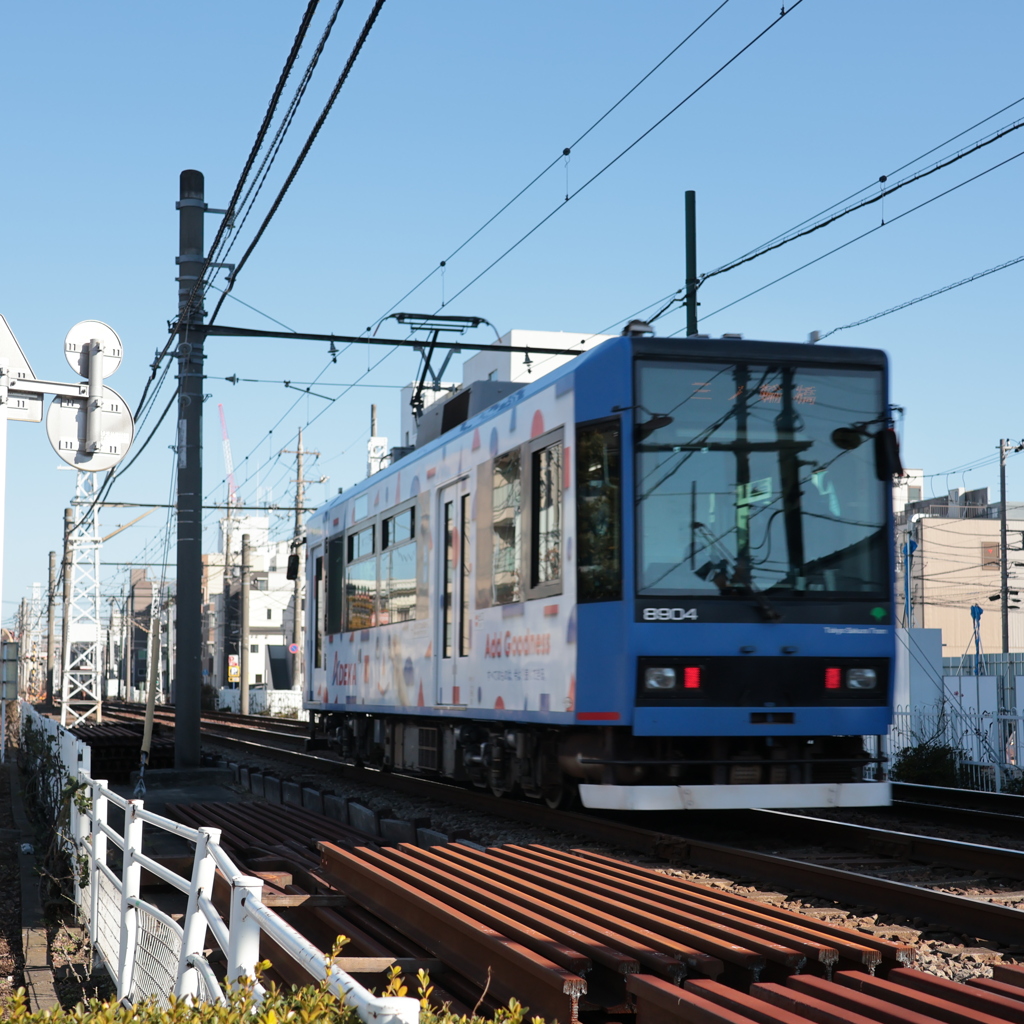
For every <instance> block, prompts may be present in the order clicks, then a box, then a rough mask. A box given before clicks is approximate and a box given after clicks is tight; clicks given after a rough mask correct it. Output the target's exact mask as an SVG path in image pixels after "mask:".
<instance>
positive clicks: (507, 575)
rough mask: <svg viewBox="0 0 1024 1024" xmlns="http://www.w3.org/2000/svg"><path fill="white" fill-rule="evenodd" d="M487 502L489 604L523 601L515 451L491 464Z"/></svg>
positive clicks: (520, 515)
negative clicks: (489, 547) (491, 472)
mask: <svg viewBox="0 0 1024 1024" xmlns="http://www.w3.org/2000/svg"><path fill="white" fill-rule="evenodd" d="M492 486H493V493H492V498H491V531H492V535H491V537H492V545H491V587H492V595H491V601H492V604H513V603H515V602H517V601H521V600H522V599H523V594H522V586H521V580H520V574H519V565H520V555H521V552H522V479H521V475H520V459H519V449H518V448H514V449H513V450H512V451H510V452H506V453H505V454H504V455H499V456H498V457H497V458H496V459H495V460H494V475H493V484H492Z"/></svg>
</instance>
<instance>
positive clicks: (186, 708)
mask: <svg viewBox="0 0 1024 1024" xmlns="http://www.w3.org/2000/svg"><path fill="white" fill-rule="evenodd" d="M204 188H205V186H204V181H203V175H202V174H201V173H200V172H199V171H182V172H181V178H180V198H179V200H178V229H179V231H178V238H179V246H178V258H177V263H178V268H179V271H178V272H179V276H178V316H179V318H180V321H181V330H180V331H179V333H178V353H177V354H178V565H177V579H178V588H177V589H178V602H177V603H178V628H177V640H178V657H177V673H178V675H177V686H176V697H177V700H176V703H175V718H174V765H175V767H176V768H198V767H199V758H200V740H199V712H200V699H201V696H202V651H203V626H202V610H203V608H202V581H203V555H202V550H203V546H202V541H203V513H202V500H203V463H202V458H203V447H202V428H203V359H204V354H203V345H204V343H205V341H206V329H205V325H204V323H203V321H204V319H205V317H206V310H205V309H204V308H203V281H202V270H203V265H204V262H205V255H204V244H203V216H204V215H205V212H206V202H205V199H204V195H205V192H204Z"/></svg>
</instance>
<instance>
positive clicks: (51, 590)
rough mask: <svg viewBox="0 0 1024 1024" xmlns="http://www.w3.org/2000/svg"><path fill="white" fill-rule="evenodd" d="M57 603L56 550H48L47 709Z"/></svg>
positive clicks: (50, 699) (50, 698)
mask: <svg viewBox="0 0 1024 1024" xmlns="http://www.w3.org/2000/svg"><path fill="white" fill-rule="evenodd" d="M56 604H57V552H56V551H51V552H50V577H49V586H48V587H47V590H46V702H45V704H44V705H43V706H44V707H45V708H46V709H47V710H48V711H52V710H53V660H54V654H55V648H56V643H55V640H54V636H53V610H54V606H55V605H56Z"/></svg>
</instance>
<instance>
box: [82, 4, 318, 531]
mask: <svg viewBox="0 0 1024 1024" xmlns="http://www.w3.org/2000/svg"><path fill="white" fill-rule="evenodd" d="M318 4H319V0H309V2H308V3H307V5H306V9H305V11H304V13H303V16H302V20H301V21H300V23H299V28H298V30H297V32H296V34H295V37H294V39H293V40H292V45H291V48H290V50H289V53H288V56H287V57H286V58H285V62H284V65H283V67H282V68H281V72H280V74H279V75H278V80H277V84H276V85H275V87H274V91H273V93H272V94H271V98H270V100H269V102H268V104H267V109H266V111H265V113H264V115H263V120H262V121H261V123H260V127H259V129H258V130H257V133H256V138H255V139H254V141H253V144H252V146H251V147H250V150H249V154H248V156H247V157H246V161H245V164H244V166H243V168H242V172H241V174H239V177H238V180H237V182H236V184H235V188H234V191H233V193H232V197H231V201H230V202H229V204H228V207H227V213H226V214H225V215H224V217H223V219H222V220H221V222H220V224H219V226H218V228H217V233H216V235H215V236H214V240H213V243H212V245H211V246H210V249H209V255H207V257H206V259H205V261H204V262H203V267H202V270H201V271H200V272H199V274H198V275H197V279H196V282H195V284H194V285H193V287H192V290H191V292H190V293H189V297H188V299H187V300H186V302H185V304H184V307H183V308H182V309H180V310H179V312H178V315H177V317H176V318H175V320H174V321H173V322H172V325H171V328H170V332H169V334H170V336H169V337H168V339H167V342H166V343H165V345H164V347H163V350H162V351H161V352H159V353H158V354H157V356H156V358H155V359H154V361H153V364H152V369H151V372H150V376H149V377H148V378H147V380H146V382H145V384H144V385H143V389H142V396H141V397H140V399H139V402H138V405H137V407H136V412H135V419H136V421H137V426H136V429H138V427H139V426H141V424H142V422H143V420H144V419H145V413H144V409H146V399H147V395H148V393H149V389H150V386H151V384H152V383H153V381H154V379H155V378H156V375H157V373H158V371H159V368H160V365H161V364H162V363H163V360H164V358H165V357H166V356H167V354H168V352H169V351H170V349H171V346H172V345H173V343H174V340H175V338H176V337H177V336H178V329H179V328H180V327H181V319H182V316H183V315H184V314H185V313H187V312H188V311H190V310H191V309H192V304H193V303H194V302H195V300H196V295H197V293H198V291H199V286H200V284H201V282H202V281H203V280H204V278H205V275H206V272H207V270H208V269H209V266H210V264H211V263H212V262H213V261H214V254H215V253H216V252H217V251H218V250H219V247H220V244H221V239H222V237H223V236H224V235H225V233H226V232H230V231H231V230H232V229H233V224H234V211H235V209H236V206H237V203H238V200H239V197H240V195H241V193H242V190H243V188H244V186H245V182H246V179H247V177H248V175H249V173H250V171H251V170H252V166H253V164H254V163H255V160H256V157H257V155H258V154H259V151H260V149H261V148H262V147H263V142H264V140H265V139H266V135H267V132H268V131H269V129H270V125H271V124H272V122H273V118H274V114H275V112H276V110H277V105H278V103H279V102H280V99H281V95H282V94H283V92H284V88H285V84H286V83H287V81H288V78H289V77H290V75H291V71H292V69H293V67H294V65H295V61H296V59H297V57H298V54H299V52H300V50H301V48H302V43H303V41H304V40H305V37H306V33H307V31H308V30H309V26H310V23H311V22H312V19H313V15H314V13H315V11H316V8H317V6H318ZM181 340H182V341H186V343H187V327H186V334H185V337H184V338H182V339H181ZM169 367H170V363H168V364H167V367H166V368H165V370H164V374H163V376H162V377H161V380H160V382H159V383H158V385H157V388H156V391H157V392H159V390H160V386H161V384H162V383H163V379H164V378H165V377H166V374H167V369H168V368H169ZM175 394H177V392H175ZM154 398H155V395H154ZM166 415H167V410H166V409H165V410H164V413H163V414H162V415H161V417H160V422H162V421H163V417H164V416H166ZM157 427H159V422H158V423H157ZM155 430H156V428H154V432H155ZM151 437H152V432H151V433H150V435H149V437H147V438H146V441H145V442H143V447H145V445H146V444H148V443H149V440H150V438H151ZM134 461H135V460H134V458H133V459H132V462H134ZM130 464H131V463H129V464H128V465H130ZM118 468H119V467H114V469H111V470H110V471H108V473H107V476H106V478H105V479H104V482H103V484H102V485H101V487H100V490H99V491H98V492H97V495H96V498H95V500H94V502H93V504H92V505H91V506H90V507H89V509H87V510H86V512H85V514H84V515H83V516H82V518H81V520H80V522H79V523H78V524H76V528H78V529H80V528H82V527H83V526H85V525H86V524H87V523H88V522H89V521H90V519H91V517H92V515H93V514H95V509H96V506H97V503H98V502H99V501H101V500H103V499H104V498H105V497H106V495H107V494H108V493H109V491H110V488H111V486H112V485H113V481H114V478H115V475H116V474H115V471H116V470H117V469H118ZM127 468H128V466H127V465H126V466H124V467H120V471H121V472H122V473H123V472H124V470H126V469H127Z"/></svg>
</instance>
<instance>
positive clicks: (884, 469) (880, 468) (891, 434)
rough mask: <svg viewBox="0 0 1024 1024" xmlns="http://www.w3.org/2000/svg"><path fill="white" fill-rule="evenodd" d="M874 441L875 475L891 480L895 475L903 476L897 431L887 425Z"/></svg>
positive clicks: (881, 478) (876, 435) (880, 478)
mask: <svg viewBox="0 0 1024 1024" xmlns="http://www.w3.org/2000/svg"><path fill="white" fill-rule="evenodd" d="M874 442H875V476H877V477H878V479H879V480H891V479H892V478H893V477H894V476H903V463H902V461H901V460H900V443H899V441H898V440H897V438H896V431H895V430H893V429H892V427H886V428H885V429H884V430H880V431H879V432H878V433H877V434H875V437H874Z"/></svg>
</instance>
